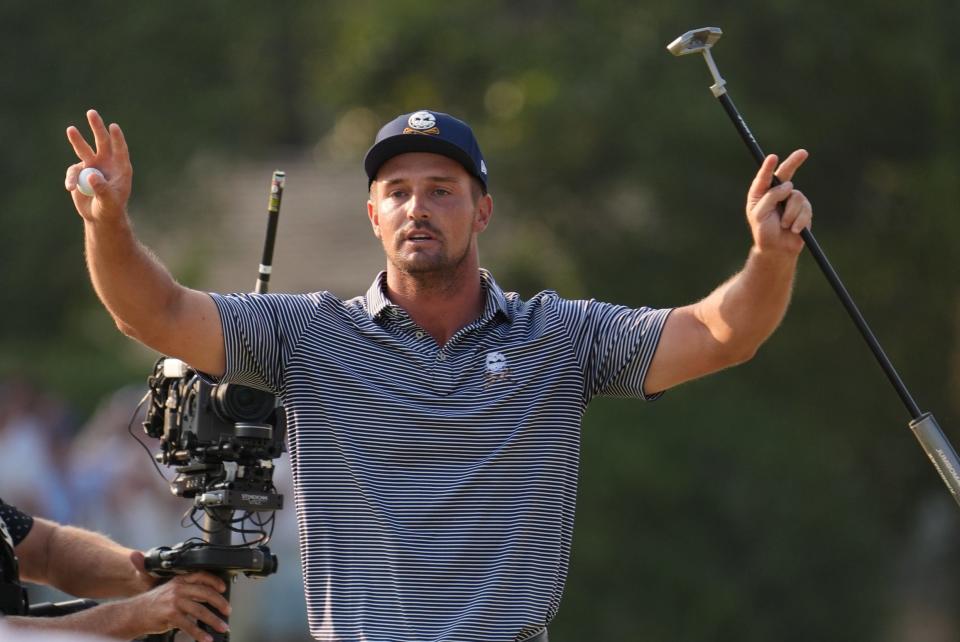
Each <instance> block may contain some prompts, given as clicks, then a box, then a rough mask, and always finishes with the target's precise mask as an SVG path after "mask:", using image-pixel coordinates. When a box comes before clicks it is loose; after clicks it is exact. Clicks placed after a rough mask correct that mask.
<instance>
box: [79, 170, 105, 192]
mask: <svg viewBox="0 0 960 642" xmlns="http://www.w3.org/2000/svg"><path fill="white" fill-rule="evenodd" d="M94 174H96V175H97V176H99V177H100V178H103V172H101V171H100V170H99V169H97V168H96V167H85V168H84V169H82V170H80V178H78V179H77V189H78V190H80V193H81V194H86V195H87V196H93V188H92V187H90V177H91V176H93V175H94Z"/></svg>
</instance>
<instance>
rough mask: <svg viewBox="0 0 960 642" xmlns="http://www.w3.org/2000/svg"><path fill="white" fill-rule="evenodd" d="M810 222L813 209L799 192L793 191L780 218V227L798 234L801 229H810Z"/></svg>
mask: <svg viewBox="0 0 960 642" xmlns="http://www.w3.org/2000/svg"><path fill="white" fill-rule="evenodd" d="M812 222H813V208H812V207H811V206H810V201H808V200H807V197H806V196H804V195H803V192H801V191H800V190H793V192H792V193H791V194H790V198H789V199H788V200H787V204H786V206H785V207H784V210H783V216H781V217H780V227H781V228H783V229H785V230H786V229H789V230H790V231H791V232H793V233H794V234H799V233H800V231H801V230H802V229H803V228H805V227H810V226H811V224H812Z"/></svg>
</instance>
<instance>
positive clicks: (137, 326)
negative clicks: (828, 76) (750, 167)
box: [65, 110, 812, 642]
mask: <svg viewBox="0 0 960 642" xmlns="http://www.w3.org/2000/svg"><path fill="white" fill-rule="evenodd" d="M87 118H88V121H89V123H90V127H91V129H92V130H93V135H94V139H95V142H96V148H95V149H94V148H92V147H91V146H90V145H89V144H88V143H87V142H86V141H85V140H84V138H83V136H82V135H81V134H80V132H79V131H78V130H77V129H76V128H75V127H70V128H68V129H67V137H68V139H69V140H70V142H71V144H72V146H73V149H74V150H75V152H76V154H77V156H78V157H79V159H80V162H79V163H77V164H75V165H73V166H71V167H70V168H69V169H68V170H67V176H66V183H65V185H66V188H67V190H68V191H69V192H70V193H71V195H72V197H73V201H74V205H75V206H76V208H77V211H78V212H79V213H80V215H81V217H82V218H83V221H84V230H85V240H86V246H87V262H88V267H89V269H90V274H91V279H92V281H93V284H94V288H95V289H96V291H97V294H98V295H99V296H100V298H101V300H102V301H103V303H104V305H105V306H106V308H107V309H108V310H109V311H110V313H111V315H112V316H113V318H114V319H115V321H116V323H117V326H118V327H119V328H120V329H121V331H123V332H124V333H126V334H128V335H129V336H132V337H134V338H136V339H138V340H139V341H141V342H143V343H144V344H146V345H148V346H150V347H152V348H154V349H156V350H158V351H160V352H163V353H164V354H168V355H171V356H175V357H179V358H181V359H183V360H185V361H187V362H188V363H190V364H191V365H192V366H193V367H195V368H196V369H198V370H200V371H202V372H205V373H208V375H210V376H212V377H214V378H218V379H221V380H230V381H236V382H241V383H246V384H249V385H254V386H260V387H263V388H266V389H268V390H272V391H274V392H275V393H276V394H278V395H280V397H281V398H282V399H283V402H284V405H285V407H286V410H287V415H288V419H289V426H288V435H289V448H290V460H291V465H292V469H293V477H294V484H295V489H296V493H295V497H296V504H297V518H298V520H299V525H300V537H301V547H302V557H303V571H304V584H305V589H306V596H307V606H308V613H309V619H310V629H311V633H312V634H313V636H314V637H315V638H317V639H318V640H340V641H343V642H357V641H358V640H370V641H373V640H377V641H391V642H412V641H418V642H424V641H430V642H439V641H442V640H457V641H458V642H510V641H512V640H537V641H538V642H543V641H546V640H547V634H546V626H547V624H548V623H549V622H550V620H551V619H552V618H553V616H554V615H555V614H556V612H557V609H558V606H559V602H560V597H561V594H562V591H563V584H564V581H565V577H566V571H567V563H568V559H569V553H570V546H571V540H572V532H573V513H574V503H575V495H576V480H577V466H578V453H579V427H580V419H581V417H582V415H583V412H584V410H585V409H586V405H587V403H588V402H589V400H590V399H591V398H592V397H594V396H596V395H601V394H607V395H629V396H635V397H639V398H645V399H652V398H654V397H656V396H658V394H659V393H660V392H662V391H664V390H666V389H667V388H670V387H672V386H675V385H677V384H679V383H682V382H684V381H687V380H690V379H693V378H696V377H699V376H702V375H705V374H707V373H710V372H714V371H716V370H719V369H721V368H724V367H727V366H730V365H733V364H736V363H740V362H742V361H745V360H747V359H749V358H750V357H751V356H752V355H753V354H754V352H755V351H756V350H757V348H758V346H759V345H760V344H761V343H762V342H763V341H764V340H765V339H766V338H767V336H769V335H770V333H771V332H772V331H773V330H774V328H775V327H776V326H777V324H778V323H779V322H780V320H781V318H782V316H783V314H784V311H785V309H786V306H787V302H788V300H789V297H790V290H791V286H792V281H793V276H794V272H795V268H796V260H797V256H798V254H799V252H800V250H801V248H802V245H803V242H802V240H801V239H800V237H799V235H798V234H799V232H800V230H801V229H803V228H804V227H806V226H808V225H810V222H811V219H812V211H811V208H810V204H809V202H808V201H807V199H806V198H805V197H804V196H803V195H802V194H801V193H800V192H798V191H796V190H794V189H793V187H792V184H791V183H790V179H791V178H792V176H793V173H794V172H795V171H796V169H797V168H798V167H799V166H800V165H801V164H802V163H803V161H804V160H805V159H806V156H807V155H806V152H804V151H797V152H794V153H793V154H792V155H791V156H790V157H788V158H787V159H786V160H785V161H784V162H783V163H782V164H781V165H780V167H779V169H777V170H776V173H777V175H778V176H779V178H780V179H781V180H783V181H784V183H783V184H782V185H780V186H778V187H774V188H770V183H771V179H772V178H773V175H774V171H775V169H776V164H777V159H776V157H774V156H770V157H768V158H767V159H766V160H765V161H764V163H763V166H762V167H761V169H760V171H759V172H758V173H757V176H756V179H755V180H754V182H753V185H752V186H751V188H750V190H749V194H748V198H747V219H748V222H749V224H750V229H751V232H752V236H753V247H752V249H751V251H750V255H749V258H748V259H747V263H746V265H745V266H744V269H743V270H742V271H741V272H740V273H739V274H737V275H736V276H734V277H733V278H731V279H730V280H728V281H727V282H726V283H724V284H723V285H721V286H720V287H718V288H717V289H716V290H715V291H714V292H713V293H712V294H710V295H709V296H708V297H707V298H705V299H703V300H702V301H700V302H698V303H695V304H692V305H688V306H685V307H681V308H676V309H674V310H669V309H664V310H653V309H649V308H640V309H635V310H631V309H628V308H625V307H622V306H614V305H609V304H604V303H598V302H596V301H568V300H564V299H561V298H560V297H559V296H557V295H556V293H553V292H542V293H540V294H538V295H537V296H535V297H533V298H532V299H530V300H529V301H522V300H520V298H519V297H518V296H517V295H516V294H514V293H505V292H503V291H502V290H501V289H500V287H499V286H498V285H497V284H496V282H495V281H494V279H493V277H492V276H491V275H490V274H489V273H488V272H486V271H485V270H481V269H480V266H479V259H478V254H477V238H478V236H479V234H480V233H481V232H482V231H483V230H484V229H485V228H486V226H487V225H488V224H489V222H490V220H491V217H492V214H493V200H492V198H491V196H490V195H489V193H488V192H487V167H486V163H485V161H484V159H483V156H482V155H481V153H480V148H479V146H478V144H477V142H476V140H475V138H474V136H473V133H472V131H471V130H470V128H469V127H468V126H467V125H466V124H465V123H463V122H461V121H459V120H457V119H455V118H453V117H451V116H448V115H447V114H442V113H439V112H432V111H425V110H424V111H418V112H414V113H412V114H405V115H403V116H400V117H398V118H396V119H394V120H393V121H391V122H390V123H388V124H387V125H385V126H384V127H383V128H382V129H381V130H380V132H379V133H378V134H377V138H376V141H375V144H374V145H373V147H371V148H370V150H369V151H368V152H367V155H366V158H365V160H364V167H365V170H366V173H367V177H368V178H369V181H370V192H369V199H368V201H367V216H368V217H369V219H370V223H371V226H372V228H373V232H374V235H375V236H376V237H377V238H378V239H379V240H380V242H381V244H382V245H383V249H384V253H385V255H386V271H385V272H382V273H381V274H380V275H378V276H377V278H376V280H375V281H374V283H373V285H372V286H371V287H370V289H369V291H368V292H367V294H366V295H365V296H363V297H357V298H354V299H351V300H348V301H341V300H339V299H337V298H336V297H335V296H333V295H332V294H330V293H329V292H316V293H313V294H305V295H285V294H271V295H232V296H220V295H216V294H207V293H203V292H198V291H195V290H191V289H189V288H185V287H183V286H181V285H179V284H177V283H176V282H175V281H174V280H173V279H172V278H171V276H170V275H169V273H168V272H167V271H166V270H165V269H164V268H163V267H162V266H161V265H160V263H159V262H158V261H157V260H156V259H155V258H153V256H152V255H151V254H150V253H149V252H148V251H147V250H145V249H144V248H143V247H142V246H141V245H140V244H139V243H138V242H137V240H136V239H135V237H134V235H133V233H132V231H131V228H130V223H129V220H128V217H127V213H126V204H127V200H128V198H129V195H130V189H131V187H130V186H131V173H132V170H131V166H130V160H129V155H128V151H127V146H126V143H125V140H124V137H123V133H122V132H121V130H120V128H119V127H118V126H117V125H116V124H111V125H110V127H109V129H108V128H107V127H105V126H104V123H103V121H102V120H101V118H100V116H99V115H98V114H97V113H96V112H94V111H90V112H88V113H87ZM91 166H95V167H98V168H99V169H100V170H101V171H103V173H104V175H105V176H106V179H105V180H104V179H98V178H92V179H91V181H90V183H91V186H92V188H93V191H94V194H95V195H94V196H93V197H87V196H84V195H83V194H81V193H80V192H79V191H78V190H77V189H76V186H77V177H78V174H79V172H80V170H81V169H82V168H83V167H91ZM780 203H782V204H783V214H782V216H778V211H777V206H778V204H780Z"/></svg>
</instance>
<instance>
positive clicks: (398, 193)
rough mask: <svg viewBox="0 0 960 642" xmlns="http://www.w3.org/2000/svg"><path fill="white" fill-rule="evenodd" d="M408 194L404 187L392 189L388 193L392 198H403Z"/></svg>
mask: <svg viewBox="0 0 960 642" xmlns="http://www.w3.org/2000/svg"><path fill="white" fill-rule="evenodd" d="M406 195H407V192H406V191H405V190H402V189H395V190H391V191H390V192H388V193H387V196H388V197H390V198H403V197H404V196H406Z"/></svg>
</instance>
